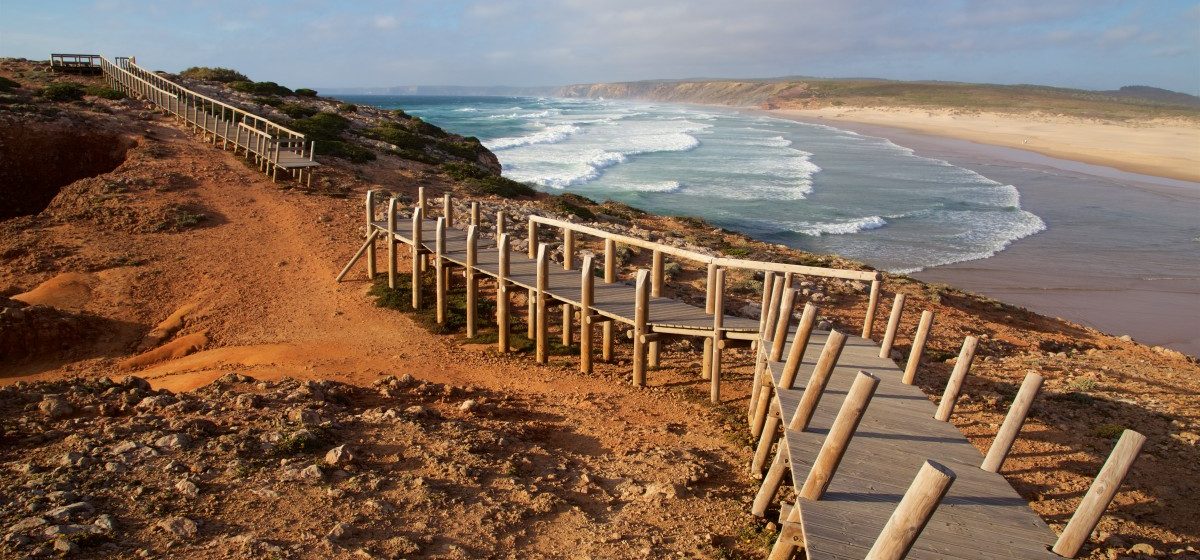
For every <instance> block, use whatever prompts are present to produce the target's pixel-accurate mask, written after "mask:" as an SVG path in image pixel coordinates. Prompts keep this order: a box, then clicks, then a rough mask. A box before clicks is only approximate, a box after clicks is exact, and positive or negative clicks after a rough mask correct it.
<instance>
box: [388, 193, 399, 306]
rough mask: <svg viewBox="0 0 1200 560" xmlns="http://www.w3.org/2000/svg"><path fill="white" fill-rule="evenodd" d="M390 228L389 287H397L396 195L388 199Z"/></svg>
mask: <svg viewBox="0 0 1200 560" xmlns="http://www.w3.org/2000/svg"><path fill="white" fill-rule="evenodd" d="M387 228H388V241H387V248H388V287H389V288H392V289H395V288H396V243H397V241H396V197H394V196H393V197H391V198H389V199H388V204H387Z"/></svg>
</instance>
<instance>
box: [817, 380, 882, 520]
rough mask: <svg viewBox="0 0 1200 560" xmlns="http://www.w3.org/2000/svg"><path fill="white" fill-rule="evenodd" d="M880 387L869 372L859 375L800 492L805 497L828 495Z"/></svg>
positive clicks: (818, 498)
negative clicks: (844, 457)
mask: <svg viewBox="0 0 1200 560" xmlns="http://www.w3.org/2000/svg"><path fill="white" fill-rule="evenodd" d="M878 386H879V378H878V377H875V376H874V375H871V374H869V373H867V372H865V371H860V372H858V375H857V376H856V377H855V378H854V384H853V385H851V386H850V392H849V393H846V400H844V401H842V407H841V408H840V409H838V413H837V417H836V418H834V420H833V426H831V427H830V428H829V434H828V435H826V436H825V441H824V442H823V443H822V444H821V450H820V451H818V452H817V458H816V459H815V460H814V461H813V465H812V468H811V469H809V471H808V478H806V479H804V486H802V487H801V488H800V492H799V493H798V495H799V496H800V497H801V498H804V499H807V500H820V499H821V497H822V496H824V495H825V490H826V489H827V488H829V482H830V481H831V480H833V475H834V474H835V473H837V468H838V464H840V463H841V462H842V456H844V455H845V454H846V448H847V447H848V446H849V445H850V439H851V438H853V437H854V431H855V430H857V429H858V423H859V422H860V421H861V420H862V417H863V414H865V413H866V412H867V405H869V404H871V397H872V396H874V395H875V388H876V387H878Z"/></svg>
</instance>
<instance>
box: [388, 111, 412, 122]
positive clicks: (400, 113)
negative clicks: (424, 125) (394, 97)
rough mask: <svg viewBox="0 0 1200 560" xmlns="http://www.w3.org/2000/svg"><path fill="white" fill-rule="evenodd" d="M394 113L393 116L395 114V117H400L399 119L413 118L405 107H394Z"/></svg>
mask: <svg viewBox="0 0 1200 560" xmlns="http://www.w3.org/2000/svg"><path fill="white" fill-rule="evenodd" d="M392 115H393V116H395V117H396V118H398V119H404V120H411V119H412V117H411V116H409V114H408V113H405V112H404V110H403V109H393V110H392Z"/></svg>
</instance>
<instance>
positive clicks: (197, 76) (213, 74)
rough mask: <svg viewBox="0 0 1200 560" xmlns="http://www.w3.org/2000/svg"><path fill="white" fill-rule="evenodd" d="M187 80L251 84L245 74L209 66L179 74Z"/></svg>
mask: <svg viewBox="0 0 1200 560" xmlns="http://www.w3.org/2000/svg"><path fill="white" fill-rule="evenodd" d="M179 75H180V76H183V77H185V78H192V79H194V80H207V81H210V82H224V83H229V82H249V81H250V78H247V77H246V75H245V74H243V73H241V72H238V71H237V70H232V69H230V68H212V67H208V66H193V67H191V68H188V69H187V70H184V71H183V72H180V73H179Z"/></svg>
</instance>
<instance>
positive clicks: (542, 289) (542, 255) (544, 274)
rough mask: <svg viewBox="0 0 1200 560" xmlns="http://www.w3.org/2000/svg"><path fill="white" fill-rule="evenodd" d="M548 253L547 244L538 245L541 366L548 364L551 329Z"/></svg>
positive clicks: (537, 343)
mask: <svg viewBox="0 0 1200 560" xmlns="http://www.w3.org/2000/svg"><path fill="white" fill-rule="evenodd" d="M530 223H532V222H530ZM546 253H547V247H546V244H545V243H542V244H541V245H538V250H537V317H536V322H537V324H536V328H535V332H536V333H537V336H536V340H535V343H536V346H537V355H536V358H537V363H539V364H544V363H546V361H547V359H548V355H547V345H548V343H549V340H547V338H548V334H549V329H548V328H547V327H548V326H549V325H547V323H548V322H549V321H548V317H547V316H546V303H547V302H546V298H547V297H548V294H547V293H546V292H547V290H548V289H549V287H550V285H549V281H550V257H549V255H547V254H546Z"/></svg>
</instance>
